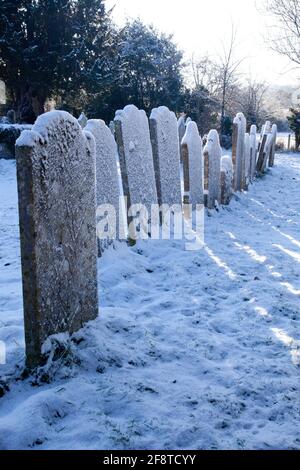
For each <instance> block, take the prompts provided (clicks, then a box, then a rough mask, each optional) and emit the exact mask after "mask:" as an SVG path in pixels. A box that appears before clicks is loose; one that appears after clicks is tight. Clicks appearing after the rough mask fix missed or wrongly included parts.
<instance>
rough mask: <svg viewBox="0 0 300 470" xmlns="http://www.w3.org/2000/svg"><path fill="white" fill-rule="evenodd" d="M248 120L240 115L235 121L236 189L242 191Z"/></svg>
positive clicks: (234, 170) (234, 169)
mask: <svg viewBox="0 0 300 470" xmlns="http://www.w3.org/2000/svg"><path fill="white" fill-rule="evenodd" d="M245 133H246V119H245V116H244V115H243V113H238V114H237V115H236V117H235V118H234V120H233V134H232V163H233V172H234V189H235V190H236V191H241V190H242V189H243V181H244V168H245V165H244V159H245V155H244V150H245Z"/></svg>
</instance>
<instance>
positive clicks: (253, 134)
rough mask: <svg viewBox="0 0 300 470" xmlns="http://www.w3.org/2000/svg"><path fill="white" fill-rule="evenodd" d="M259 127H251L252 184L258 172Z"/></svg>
mask: <svg viewBox="0 0 300 470" xmlns="http://www.w3.org/2000/svg"><path fill="white" fill-rule="evenodd" d="M256 136H257V127H256V126H255V125H252V126H251V129H250V181H251V182H252V181H253V180H254V178H255V172H256V157H257V140H256Z"/></svg>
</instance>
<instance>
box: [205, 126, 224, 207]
mask: <svg viewBox="0 0 300 470" xmlns="http://www.w3.org/2000/svg"><path fill="white" fill-rule="evenodd" d="M203 155H204V177H205V181H206V184H205V189H207V191H208V193H207V207H208V209H214V208H215V205H216V202H218V203H219V204H220V203H221V158H222V149H221V147H220V140H219V134H218V132H217V131H216V130H214V129H213V130H211V131H209V133H208V136H207V142H206V145H205V147H204V149H203Z"/></svg>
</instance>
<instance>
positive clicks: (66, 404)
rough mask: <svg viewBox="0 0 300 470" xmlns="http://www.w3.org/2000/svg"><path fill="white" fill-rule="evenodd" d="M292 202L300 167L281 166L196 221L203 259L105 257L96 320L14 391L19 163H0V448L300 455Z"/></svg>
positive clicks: (298, 252)
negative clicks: (0, 361)
mask: <svg viewBox="0 0 300 470" xmlns="http://www.w3.org/2000/svg"><path fill="white" fill-rule="evenodd" d="M299 188H300V157H299V156H296V155H292V154H290V155H281V156H278V157H277V164H276V167H274V168H273V169H272V170H269V171H268V173H267V174H266V175H265V176H264V177H263V178H262V179H260V180H259V181H257V182H256V183H255V184H254V185H252V186H251V188H250V190H249V192H248V193H247V194H242V195H238V196H235V198H234V201H232V203H231V205H230V206H229V207H228V208H224V209H223V208H221V209H220V210H219V211H218V212H217V211H214V212H210V213H209V214H208V215H207V216H206V247H205V249H203V250H202V251H200V252H186V251H184V247H183V245H182V243H181V242H151V241H148V242H143V243H138V245H137V246H136V247H134V248H129V247H127V246H126V245H124V244H123V245H119V246H118V247H117V249H115V250H114V249H110V250H108V251H107V252H106V253H105V255H104V257H103V258H102V259H101V260H100V261H99V297H100V315H99V318H98V319H97V320H96V321H94V322H92V323H90V324H89V325H87V326H86V327H85V328H84V329H83V330H82V331H80V332H79V333H78V334H76V335H75V336H74V337H73V338H72V340H70V339H68V338H67V337H66V336H64V335H61V336H60V337H59V338H57V340H56V344H57V348H56V354H53V355H52V356H51V354H50V356H49V362H48V364H47V366H46V367H45V368H44V370H43V371H41V372H40V373H39V374H38V375H37V377H35V378H30V377H28V378H25V379H23V380H17V379H18V378H20V375H21V371H22V366H23V361H24V340H23V321H22V292H21V272H20V253H19V234H18V216H17V195H16V177H15V163H14V162H13V161H5V160H0V340H2V341H5V342H6V344H7V365H6V366H0V374H1V376H2V378H1V381H2V382H0V392H1V390H2V392H3V391H4V389H5V383H8V387H9V389H10V390H9V391H7V392H6V394H5V395H4V397H2V398H1V399H0V448H2V449H29V448H34V449H97V448H98V449H107V448H113V449H128V448H135V449H140V448H147V449H155V448H164V449H174V448H176V449H180V448H187V449H188V448H192V449H217V448H218V449H228V448H234V449H287V448H289V449H290V448H298V449H299V448H300V424H299V411H300V393H299V372H300V302H299V298H300V270H299V267H300V266H299V263H300V191H299ZM53 344H54V343H53ZM51 352H52V353H54V346H52V350H51ZM51 357H52V360H51ZM1 383H2V385H1ZM0 395H1V393H0Z"/></svg>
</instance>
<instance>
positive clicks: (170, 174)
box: [150, 106, 182, 207]
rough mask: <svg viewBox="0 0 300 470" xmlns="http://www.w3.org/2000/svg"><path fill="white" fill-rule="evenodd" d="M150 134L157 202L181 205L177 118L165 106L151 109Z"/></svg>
mask: <svg viewBox="0 0 300 470" xmlns="http://www.w3.org/2000/svg"><path fill="white" fill-rule="evenodd" d="M150 135H151V143H152V150H153V160H154V170H155V178H156V188H157V197H158V203H159V205H160V206H161V205H162V204H167V205H169V207H171V206H173V205H181V204H182V197H181V181H180V155H179V140H178V131H177V119H176V116H175V114H174V113H172V112H171V111H169V109H168V108H167V107H165V106H161V107H159V108H155V109H153V110H152V113H151V116H150Z"/></svg>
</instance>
